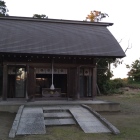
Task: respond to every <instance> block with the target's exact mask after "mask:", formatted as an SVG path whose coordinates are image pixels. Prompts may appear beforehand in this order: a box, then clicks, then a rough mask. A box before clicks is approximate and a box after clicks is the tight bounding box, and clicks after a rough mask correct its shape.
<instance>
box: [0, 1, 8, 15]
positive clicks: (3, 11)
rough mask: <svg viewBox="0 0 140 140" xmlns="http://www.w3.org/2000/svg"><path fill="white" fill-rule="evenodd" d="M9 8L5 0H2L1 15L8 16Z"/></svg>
mask: <svg viewBox="0 0 140 140" xmlns="http://www.w3.org/2000/svg"><path fill="white" fill-rule="evenodd" d="M7 12H8V10H7V7H6V4H5V2H4V1H3V0H0V16H8V14H7Z"/></svg>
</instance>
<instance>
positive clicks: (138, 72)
mask: <svg viewBox="0 0 140 140" xmlns="http://www.w3.org/2000/svg"><path fill="white" fill-rule="evenodd" d="M126 68H128V69H129V70H130V71H129V72H128V74H127V75H128V79H129V80H131V81H134V82H140V58H139V59H137V60H135V61H134V62H132V64H131V65H126Z"/></svg>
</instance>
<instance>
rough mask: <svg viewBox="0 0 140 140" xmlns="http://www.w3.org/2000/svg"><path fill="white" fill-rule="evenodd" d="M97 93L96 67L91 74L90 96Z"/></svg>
mask: <svg viewBox="0 0 140 140" xmlns="http://www.w3.org/2000/svg"><path fill="white" fill-rule="evenodd" d="M96 95H97V68H96V66H95V67H94V68H93V74H92V97H93V98H94V97H95V96H96Z"/></svg>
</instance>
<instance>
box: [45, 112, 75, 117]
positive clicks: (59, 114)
mask: <svg viewBox="0 0 140 140" xmlns="http://www.w3.org/2000/svg"><path fill="white" fill-rule="evenodd" d="M71 117H72V115H71V114H70V113H68V112H57V113H44V118H71Z"/></svg>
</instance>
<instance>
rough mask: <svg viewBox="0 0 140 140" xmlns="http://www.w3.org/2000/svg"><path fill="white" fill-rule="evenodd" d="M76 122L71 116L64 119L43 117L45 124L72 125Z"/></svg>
mask: <svg viewBox="0 0 140 140" xmlns="http://www.w3.org/2000/svg"><path fill="white" fill-rule="evenodd" d="M73 124H76V123H75V121H74V120H73V119H72V118H65V119H45V125H46V126H52V125H73Z"/></svg>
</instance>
